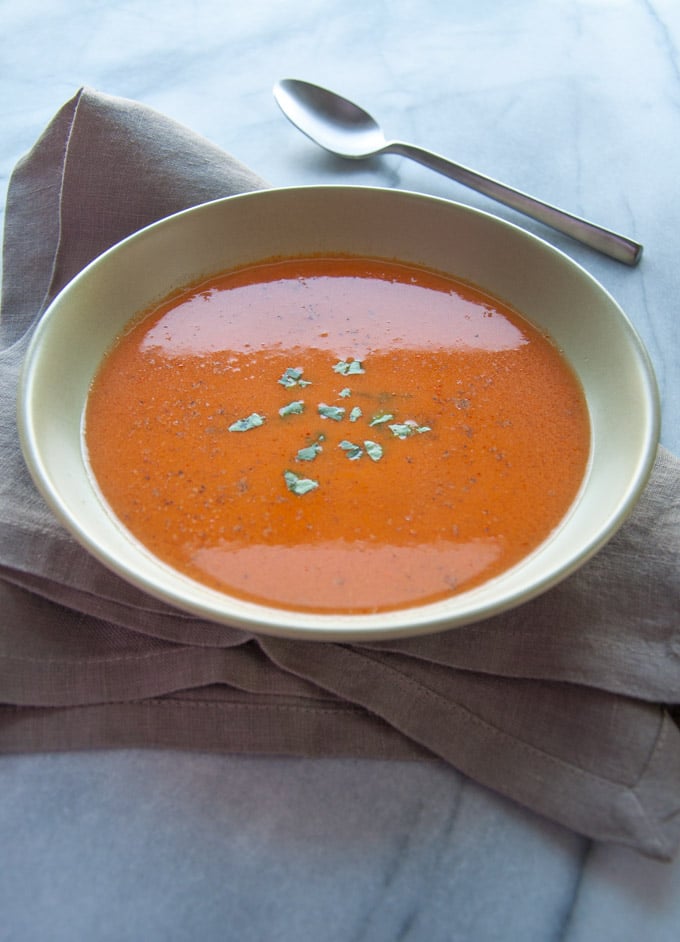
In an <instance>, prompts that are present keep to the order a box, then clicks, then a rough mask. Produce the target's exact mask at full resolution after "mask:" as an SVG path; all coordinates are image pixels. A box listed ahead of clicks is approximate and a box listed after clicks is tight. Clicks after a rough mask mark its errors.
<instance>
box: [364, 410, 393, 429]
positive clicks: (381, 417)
mask: <svg viewBox="0 0 680 942" xmlns="http://www.w3.org/2000/svg"><path fill="white" fill-rule="evenodd" d="M393 418H394V416H393V415H392V413H391V412H378V413H377V415H374V416H373V418H372V419H371V421H370V422H369V423H368V424H369V425H370V426H373V425H383V424H384V423H385V422H389V421H390V419H393Z"/></svg>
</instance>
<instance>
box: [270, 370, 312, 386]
mask: <svg viewBox="0 0 680 942" xmlns="http://www.w3.org/2000/svg"><path fill="white" fill-rule="evenodd" d="M303 373H304V370H303V369H302V367H301V366H289V367H287V368H286V369H285V370H284V371H283V376H282V377H281V379H280V380H278V381H277V382H279V383H280V384H281V386H285V387H286V389H291V388H292V387H293V386H302V387H304V386H311V385H312V384H311V381H310V380H308V379H303V378H302V374H303Z"/></svg>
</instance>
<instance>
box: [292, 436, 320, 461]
mask: <svg viewBox="0 0 680 942" xmlns="http://www.w3.org/2000/svg"><path fill="white" fill-rule="evenodd" d="M323 439H324V436H323V435H319V437H318V438H317V440H316V441H315V442H312V444H311V445H307V446H306V447H305V448H301V449H300V450H299V451H298V453H297V455H296V456H295V459H296V461H314V459H315V458H316V456H317V455H318V454H319V452H320V451H323V448H322V447H321V442H322V441H323Z"/></svg>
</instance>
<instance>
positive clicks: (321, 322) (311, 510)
mask: <svg viewBox="0 0 680 942" xmlns="http://www.w3.org/2000/svg"><path fill="white" fill-rule="evenodd" d="M84 434H85V447H86V449H87V452H88V460H89V462H90V466H91V469H92V473H93V475H94V478H95V479H96V481H97V483H98V486H99V488H100V490H101V492H102V494H103V495H104V497H105V499H106V501H107V502H108V504H109V505H110V507H111V508H112V510H113V512H114V513H115V515H116V516H117V517H118V518H119V519H120V521H121V522H122V523H123V524H124V526H125V527H126V528H127V529H128V530H129V531H130V532H131V533H132V534H133V535H134V536H135V537H136V538H137V539H138V540H139V541H140V542H141V543H143V544H144V545H145V546H146V547H147V548H148V549H149V550H151V551H152V552H153V553H154V554H155V555H156V556H158V557H159V558H160V559H162V560H164V561H165V562H166V563H168V564H170V565H171V566H173V567H175V568H176V569H178V570H180V571H182V572H183V573H185V574H187V575H189V576H190V577H192V578H193V579H195V580H197V581H199V582H202V583H204V584H207V585H209V586H211V587H213V588H216V589H218V590H221V591H224V592H227V593H229V594H231V595H235V596H238V597H241V598H244V599H247V600H253V601H257V602H264V603H266V604H269V605H272V606H275V607H280V608H291V609H298V610H301V611H311V612H319V613H328V612H337V613H368V612H377V611H383V610H389V609H395V608H404V607H409V606H413V605H417V604H424V603H427V602H432V601H436V600H439V599H442V598H444V597H446V596H449V595H452V594H454V593H458V592H461V591H463V590H466V589H469V588H471V587H473V586H475V585H478V584H480V583H482V582H484V581H486V580H488V579H490V578H492V577H494V576H496V575H498V574H499V573H502V572H503V571H504V570H506V569H507V568H509V567H510V566H512V565H514V564H515V563H517V562H518V561H519V560H521V559H522V558H523V557H524V556H526V555H527V554H528V553H529V552H531V551H532V550H533V549H535V548H536V547H537V546H538V545H539V544H540V543H541V542H542V541H543V540H544V539H545V538H546V537H547V536H548V535H549V534H550V532H551V531H552V530H553V529H554V527H555V526H556V525H557V524H558V523H559V521H560V519H561V518H562V517H563V516H564V514H565V513H566V511H567V510H568V509H569V506H570V504H571V503H572V501H573V500H574V497H575V495H576V494H577V492H578V489H579V487H580V484H581V481H582V479H583V474H584V471H585V467H586V463H587V459H588V451H589V442H590V429H589V421H588V413H587V408H586V404H585V400H584V396H583V392H582V390H581V388H580V385H579V383H578V381H577V379H576V378H575V376H574V375H573V373H572V371H571V369H570V368H569V367H568V365H567V364H566V363H565V361H564V359H563V358H562V356H561V355H560V353H559V352H558V350H557V349H556V348H555V346H554V345H553V344H552V342H551V341H550V340H549V339H548V338H546V337H545V336H544V335H543V334H542V333H541V332H540V331H538V330H537V329H535V328H534V327H533V326H531V325H530V324H529V323H528V322H527V321H526V320H524V319H523V318H522V317H521V316H520V315H519V314H518V313H517V312H515V311H514V310H512V309H510V308H508V307H507V306H505V305H504V304H502V303H500V302H499V301H498V300H495V299H493V298H491V297H489V296H488V295H486V294H484V293H483V292H482V291H480V290H478V289H476V288H473V287H471V286H469V285H466V284H463V283H459V282H457V281H454V280H452V279H451V278H448V277H444V276H442V275H439V274H436V273H433V272H429V271H426V270H423V269H420V268H414V267H411V266H407V265H402V264H398V263H395V262H384V261H378V260H370V259H369V260H366V259H353V258H312V259H288V260H279V261H272V262H270V263H266V264H262V265H258V266H254V267H251V268H248V269H243V270H239V271H235V272H230V273H227V274H224V275H220V276H218V277H215V278H213V279H211V280H210V281H208V282H206V283H203V284H201V285H199V286H194V287H192V288H187V289H186V290H184V291H182V292H180V293H177V294H175V295H173V296H172V297H171V298H169V299H168V300H166V301H165V302H163V303H162V304H160V305H159V306H158V307H157V308H155V309H154V310H152V311H149V312H146V313H145V314H144V315H143V316H141V317H139V318H138V319H136V320H135V322H134V323H133V324H132V325H131V326H130V327H129V329H128V330H127V331H126V332H125V334H124V335H123V336H121V337H120V338H119V340H118V341H117V343H116V344H115V345H114V347H113V349H112V350H111V351H110V352H109V354H108V356H107V357H106V359H105V361H104V363H103V365H102V367H101V369H100V371H99V373H98V375H97V376H96V377H95V380H94V382H93V385H92V389H91V393H90V397H89V400H88V405H87V411H86V417H85V424H84Z"/></svg>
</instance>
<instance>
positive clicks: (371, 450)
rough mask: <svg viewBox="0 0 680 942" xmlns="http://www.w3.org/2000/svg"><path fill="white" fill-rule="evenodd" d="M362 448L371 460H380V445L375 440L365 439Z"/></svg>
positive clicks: (381, 451) (381, 454)
mask: <svg viewBox="0 0 680 942" xmlns="http://www.w3.org/2000/svg"><path fill="white" fill-rule="evenodd" d="M364 448H365V449H366V454H367V455H368V457H369V458H370V459H371V460H372V461H380V459H381V458H382V456H383V450H382V445H379V444H378V443H377V442H371V441H365V442H364Z"/></svg>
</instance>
